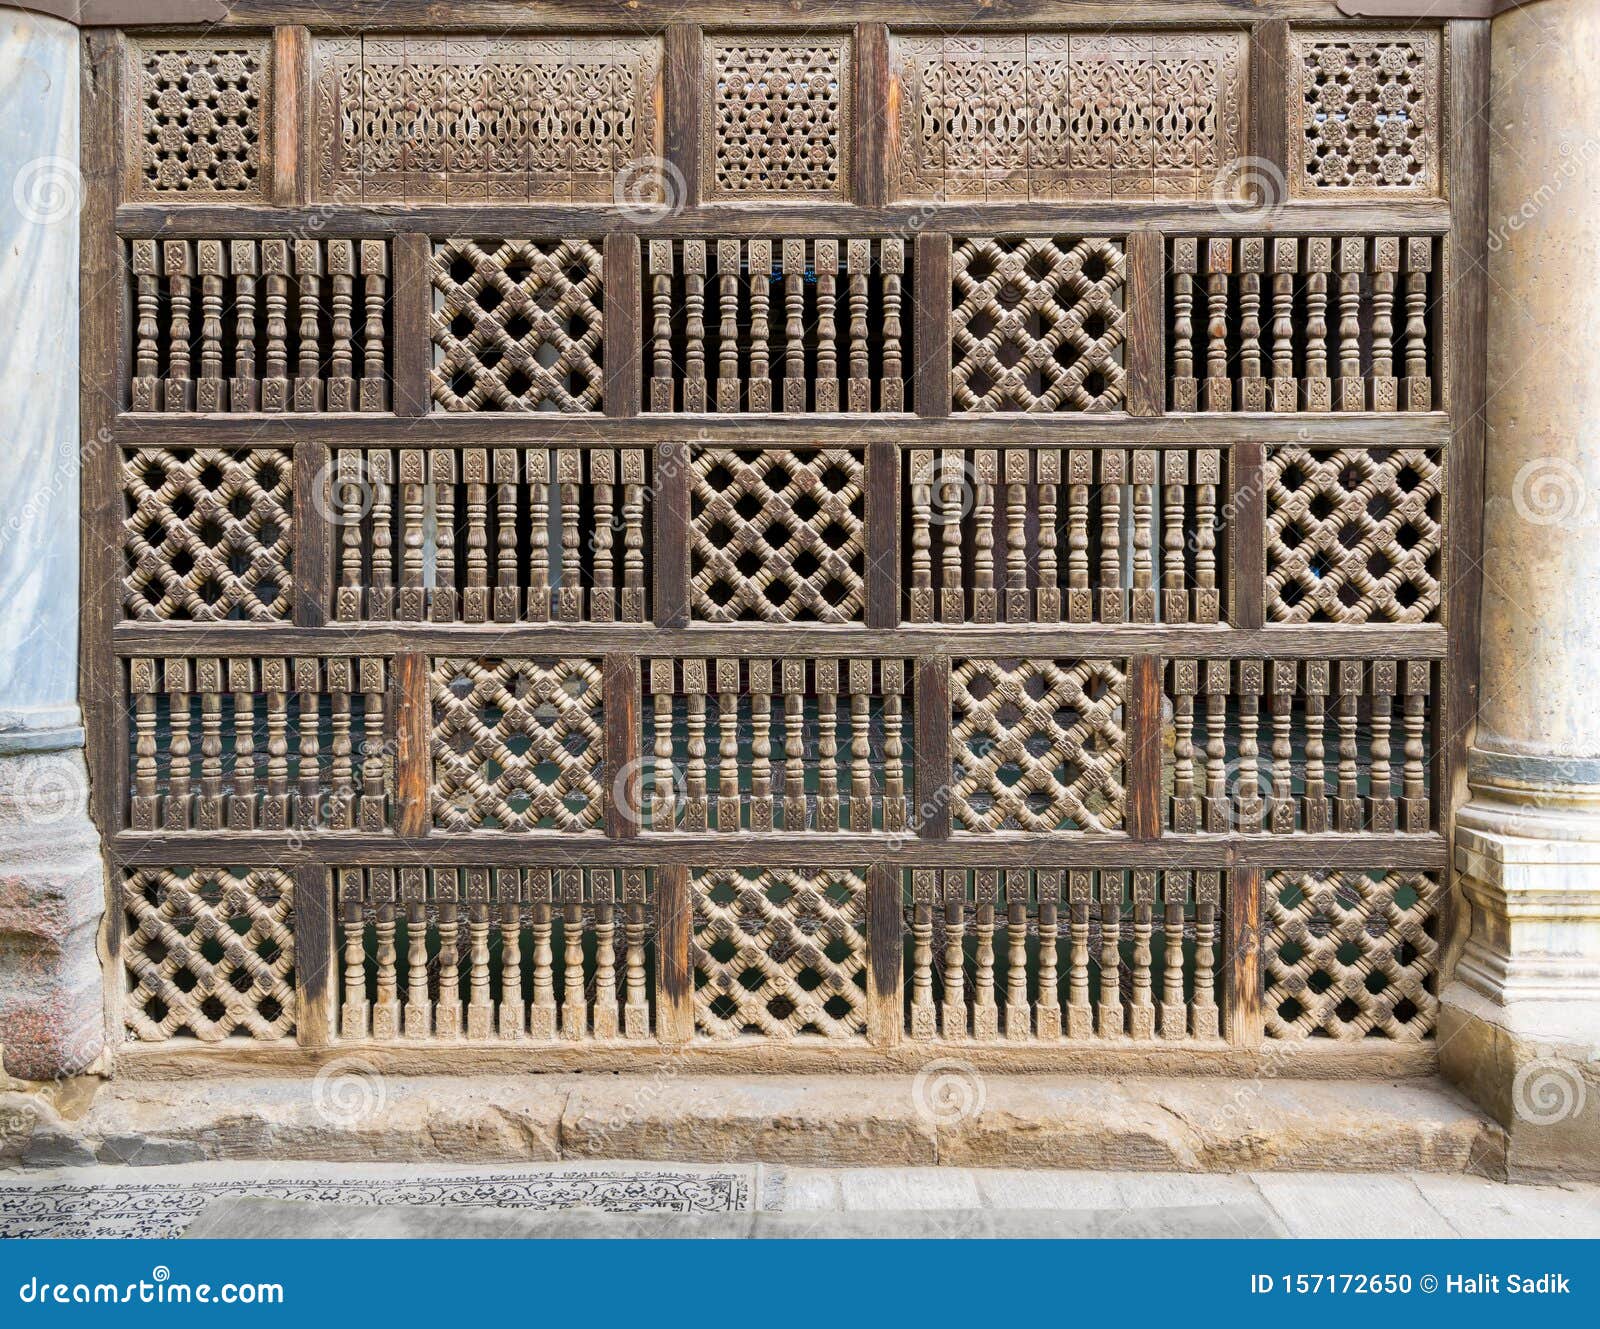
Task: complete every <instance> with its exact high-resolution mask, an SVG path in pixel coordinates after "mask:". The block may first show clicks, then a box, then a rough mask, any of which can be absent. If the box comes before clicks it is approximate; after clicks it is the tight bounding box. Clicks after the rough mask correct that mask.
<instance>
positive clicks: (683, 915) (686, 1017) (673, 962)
mask: <svg viewBox="0 0 1600 1329" xmlns="http://www.w3.org/2000/svg"><path fill="white" fill-rule="evenodd" d="M654 875H655V888H656V1038H657V1040H658V1041H659V1042H662V1043H667V1044H681V1043H687V1042H688V1041H689V1040H690V1039H691V1038H693V1037H694V972H693V969H692V968H691V966H690V962H689V929H690V926H691V923H692V911H691V909H690V905H689V869H688V868H687V867H685V866H683V865H682V864H676V863H674V864H668V865H667V866H665V867H659V868H656V869H655V874H654Z"/></svg>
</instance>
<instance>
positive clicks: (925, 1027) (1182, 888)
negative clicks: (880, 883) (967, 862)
mask: <svg viewBox="0 0 1600 1329" xmlns="http://www.w3.org/2000/svg"><path fill="white" fill-rule="evenodd" d="M907 877H908V878H909V886H910V893H909V894H910V899H909V901H908V906H909V907H908V908H907V909H906V930H907V932H909V933H910V935H911V948H910V953H909V955H908V956H907V960H906V989H907V992H908V994H909V999H908V1013H907V1023H906V1030H907V1033H909V1034H910V1036H911V1037H912V1038H913V1039H917V1040H931V1039H935V1038H945V1039H950V1038H968V1037H971V1038H973V1039H977V1040H980V1041H985V1042H988V1041H995V1040H1001V1041H1004V1042H1007V1043H1031V1042H1037V1043H1054V1042H1059V1041H1061V1040H1063V1039H1068V1040H1073V1041H1077V1040H1081V1039H1089V1038H1096V1037H1098V1038H1113V1039H1117V1038H1124V1037H1131V1038H1136V1039H1157V1038H1159V1039H1161V1040H1163V1041H1178V1040H1197V1041H1206V1040H1215V1039H1217V1038H1218V1036H1219V1030H1218V1014H1219V1011H1218V1005H1217V993H1218V986H1217V973H1218V970H1219V967H1220V966H1219V962H1220V958H1221V952H1220V942H1221V937H1222V930H1221V914H1220V909H1221V905H1222V889H1223V882H1222V874H1221V873H1219V872H1191V871H1183V870H1179V869H1168V870H1166V871H1158V870H1154V869H1140V870H1137V871H1134V872H1125V871H1120V870H1109V869H1101V870H1099V871H1095V870H1093V869H1089V868H1070V869H1063V868H1005V869H1001V868H977V869H965V868H961V869H948V868H947V869H943V870H940V869H935V868H916V869H914V870H912V871H911V872H909V873H907ZM1063 988H1065V998H1066V1000H1065V1001H1063V1000H1062V997H1063Z"/></svg>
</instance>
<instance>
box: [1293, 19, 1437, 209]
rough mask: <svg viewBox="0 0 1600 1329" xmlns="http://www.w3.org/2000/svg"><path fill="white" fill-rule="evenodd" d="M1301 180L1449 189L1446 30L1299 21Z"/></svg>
mask: <svg viewBox="0 0 1600 1329" xmlns="http://www.w3.org/2000/svg"><path fill="white" fill-rule="evenodd" d="M1294 50H1295V56H1296V64H1297V67H1298V77H1299V97H1298V98H1297V99H1296V100H1295V101H1294V102H1293V104H1292V107H1291V111H1292V115H1293V120H1292V123H1293V125H1294V128H1295V131H1296V135H1295V136H1296V137H1297V138H1298V140H1299V143H1298V147H1297V148H1296V149H1295V150H1296V152H1297V165H1298V167H1299V170H1298V171H1297V172H1296V185H1297V187H1298V188H1299V189H1301V190H1305V191H1316V190H1324V189H1333V190H1345V191H1350V192H1354V193H1363V194H1387V193H1396V192H1404V193H1412V194H1437V193H1438V192H1439V185H1440V180H1439V147H1440V114H1439V106H1440V101H1439V34H1438V33H1437V32H1434V31H1430V30H1428V29H1426V28H1410V29H1407V30H1405V31H1384V30H1372V29H1366V30H1361V31H1349V30H1338V31H1319V30H1306V29H1303V28H1302V29H1296V30H1295V35H1294Z"/></svg>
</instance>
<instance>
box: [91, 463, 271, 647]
mask: <svg viewBox="0 0 1600 1329" xmlns="http://www.w3.org/2000/svg"><path fill="white" fill-rule="evenodd" d="M291 474H292V466H291V464H290V460H289V454H288V453H287V452H283V451H280V450H279V449H277V448H245V449H241V450H239V451H237V452H223V451H218V450H215V449H211V448H203V449H196V450H195V451H192V452H191V451H188V450H187V449H178V448H140V449H137V450H134V451H130V452H129V453H128V455H127V458H126V461H125V462H124V465H123V490H124V492H125V494H126V495H127V503H128V509H127V512H128V515H127V517H126V518H125V519H124V522H123V532H124V534H123V549H124V551H125V553H126V555H127V571H126V573H125V575H124V576H123V581H122V585H123V590H124V595H123V603H124V605H125V607H126V609H127V614H128V617H129V618H144V619H193V620H195V621H197V622H214V621H216V620H219V619H226V618H245V619H252V620H255V621H267V620H274V619H283V618H285V617H287V616H288V614H289V609H290V605H291V603H292V591H293V583H292V578H291V576H290V571H289V563H290V550H291V548H292V544H291V540H290V497H289V488H290V483H289V482H290V476H291Z"/></svg>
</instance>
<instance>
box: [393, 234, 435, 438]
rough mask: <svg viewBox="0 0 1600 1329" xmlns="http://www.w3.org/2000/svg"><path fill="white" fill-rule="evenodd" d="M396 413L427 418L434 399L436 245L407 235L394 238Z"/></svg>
mask: <svg viewBox="0 0 1600 1329" xmlns="http://www.w3.org/2000/svg"><path fill="white" fill-rule="evenodd" d="M393 267H394V276H393V278H392V280H391V284H390V292H391V295H392V297H393V304H394V346H393V350H392V351H391V358H392V360H393V363H394V413H395V414H396V415H426V414H427V413H428V405H429V402H430V400H431V399H432V392H431V390H430V389H429V386H428V371H429V369H430V368H431V367H432V365H433V242H432V241H431V240H430V239H429V237H427V236H425V235H418V234H416V233H415V232H410V231H408V232H406V233H404V234H402V235H397V236H395V238H394V263H393Z"/></svg>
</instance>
